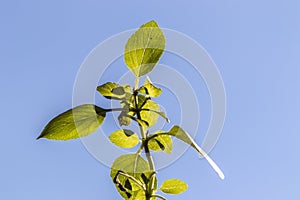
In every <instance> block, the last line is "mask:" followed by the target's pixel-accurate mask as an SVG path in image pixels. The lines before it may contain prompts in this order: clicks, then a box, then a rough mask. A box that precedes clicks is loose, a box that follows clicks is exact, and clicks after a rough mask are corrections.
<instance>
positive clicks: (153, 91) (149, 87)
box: [139, 77, 162, 97]
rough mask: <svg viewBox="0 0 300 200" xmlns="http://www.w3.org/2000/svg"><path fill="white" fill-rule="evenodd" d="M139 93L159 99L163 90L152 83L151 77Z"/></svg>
mask: <svg viewBox="0 0 300 200" xmlns="http://www.w3.org/2000/svg"><path fill="white" fill-rule="evenodd" d="M139 91H140V92H141V93H143V94H146V95H149V96H150V97H158V96H160V94H161V93H162V90H161V89H160V88H158V87H156V86H155V85H153V83H152V82H151V81H150V79H149V77H147V79H146V81H145V83H144V85H143V86H142V87H141V88H140V89H139Z"/></svg>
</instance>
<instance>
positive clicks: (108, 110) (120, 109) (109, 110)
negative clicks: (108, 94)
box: [103, 108, 125, 112]
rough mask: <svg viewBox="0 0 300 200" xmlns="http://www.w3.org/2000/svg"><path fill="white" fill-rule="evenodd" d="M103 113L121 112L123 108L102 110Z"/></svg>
mask: <svg viewBox="0 0 300 200" xmlns="http://www.w3.org/2000/svg"><path fill="white" fill-rule="evenodd" d="M103 110H104V111H105V112H113V111H123V110H125V109H124V108H110V109H103Z"/></svg>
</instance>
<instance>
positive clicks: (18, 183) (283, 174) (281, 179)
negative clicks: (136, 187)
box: [0, 0, 300, 200]
mask: <svg viewBox="0 0 300 200" xmlns="http://www.w3.org/2000/svg"><path fill="white" fill-rule="evenodd" d="M299 11H300V1H298V0H286V1H277V0H272V1H271V0H265V1H258V0H252V1H240V0H228V1H215V0H211V1H203V0H200V1H196V0H195V1H188V0H187V1H179V0H173V1H158V0H155V1H140V0H139V1H137V0H135V1H115V0H110V1H96V0H85V1H83V0H80V1H79V0H74V1H38V0H35V1H34V0H27V1H22V0H19V1H16V0H12V1H1V3H0V24H1V31H0V44H1V45H0V58H1V60H0V62H1V64H0V87H1V100H0V101H1V104H0V105H1V120H0V122H1V141H0V152H1V153H0V155H1V162H0V163H1V164H0V166H1V167H0V169H1V170H0V199H12V200H19V199H31V200H35V199H43V200H48V199H49V200H50V199H51V200H52V199H56V200H63V199H64V200H65V199H70V200H71V199H72V200H79V199H80V200H81V199H89V200H93V199H95V200H96V199H120V197H119V194H118V193H117V192H116V191H115V188H114V186H113V184H112V182H111V179H110V177H109V169H108V168H107V167H106V166H104V165H102V164H101V163H100V162H98V161H97V160H96V159H94V158H93V157H92V156H91V155H90V154H89V153H88V152H87V151H86V149H85V148H84V146H83V145H82V143H81V142H80V140H74V141H68V142H53V141H47V140H39V141H36V140H35V138H36V137H37V136H38V135H39V133H40V132H41V130H42V129H43V127H44V126H45V125H46V123H47V122H48V121H49V120H50V119H51V118H52V117H54V116H56V115H57V114H59V113H61V112H62V111H65V110H67V109H69V108H70V107H71V106H72V92H73V84H74V81H75V78H76V74H77V71H78V69H79V67H80V65H81V63H82V62H83V60H84V59H85V57H86V56H87V55H88V54H89V52H90V51H91V50H92V49H93V48H94V47H95V46H96V45H98V44H99V43H100V42H102V41H104V40H105V39H107V38H108V37H110V36H112V35H114V34H117V33H119V32H121V31H125V30H128V29H131V28H137V27H139V26H140V25H141V24H143V23H145V22H147V21H150V20H152V19H154V20H156V21H157V22H158V23H159V25H160V26H161V27H165V28H170V29H174V30H178V31H180V32H183V33H185V34H187V35H189V36H190V37H192V38H194V39H195V40H196V41H197V42H199V43H200V44H201V45H202V46H203V47H204V48H205V49H206V50H207V51H208V52H209V54H210V55H211V57H212V58H213V60H214V61H215V63H216V64H217V66H218V68H219V71H220V73H221V75H222V77H223V81H224V85H225V88H226V94H227V116H226V122H225V126H224V129H223V132H222V135H221V137H220V140H219V141H218V143H217V145H216V146H215V148H214V149H213V151H212V152H211V153H210V156H211V157H212V158H213V159H214V160H215V161H216V162H217V163H218V164H219V166H220V167H221V168H222V170H223V171H224V173H225V175H226V178H225V180H223V181H222V180H220V179H219V178H218V177H217V176H216V175H215V173H214V172H213V170H211V168H210V167H209V165H208V164H207V162H205V161H204V160H199V159H197V158H198V156H197V154H196V153H195V152H194V151H193V150H192V149H189V150H188V151H187V152H186V153H185V154H184V156H183V157H181V158H180V159H179V160H177V161H176V162H175V163H174V164H172V165H171V166H169V167H167V168H165V169H163V170H160V171H159V180H160V181H161V180H163V179H167V178H171V177H178V178H180V179H183V180H185V181H186V182H187V183H188V184H189V190H188V191H187V192H185V193H183V194H182V195H178V196H174V197H172V198H171V197H170V199H174V200H175V199H206V200H217V199H224V200H226V199H230V200H241V199H242V200H253V199H263V200H265V199H266V200H269V199H270V200H271V199H272V200H282V199H297V198H299V197H300V191H299V185H300V172H299V168H300V161H299V152H300V145H299V142H300V136H299V131H300V123H299V122H300V121H299V120H300V105H299V102H300V94H299V87H300V78H299V76H300V56H299V52H300V38H299V35H300V20H299V19H300V12H299ZM162 61H163V62H164V63H165V64H169V65H170V66H172V63H174V60H172V59H168V57H167V56H165V57H163V58H162ZM120 63H121V62H120ZM121 64H122V63H121ZM174 65H176V64H174ZM120 67H122V68H123V69H124V70H125V71H126V68H125V65H124V64H123V65H122V66H120ZM108 73H109V72H108ZM110 73H113V71H111V72H110ZM110 76H112V77H113V74H107V77H108V78H109V77H110ZM113 78H115V77H113ZM192 84H193V83H192ZM193 87H195V88H197V87H198V86H197V84H193ZM199 87H200V86H199ZM198 89H199V88H198ZM161 101H162V102H167V101H166V99H164V98H162V99H161ZM99 103H100V104H101V103H103V102H101V101H99ZM200 106H201V105H200ZM165 107H166V108H167V107H168V106H167V105H166V106H165ZM202 107H205V106H202ZM203 109H204V111H203V113H204V116H206V114H205V113H206V112H209V109H206V110H205V108H203ZM170 118H171V119H172V116H170ZM204 122H205V117H204ZM204 124H205V123H204ZM200 126H201V125H200ZM205 126H207V125H204V128H203V127H202V128H203V129H205ZM200 130H201V127H200ZM200 132H201V131H200ZM202 138H203V135H201V133H199V134H198V135H197V137H196V140H197V141H198V142H199V143H201V141H202Z"/></svg>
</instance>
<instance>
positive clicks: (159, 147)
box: [148, 131, 173, 154]
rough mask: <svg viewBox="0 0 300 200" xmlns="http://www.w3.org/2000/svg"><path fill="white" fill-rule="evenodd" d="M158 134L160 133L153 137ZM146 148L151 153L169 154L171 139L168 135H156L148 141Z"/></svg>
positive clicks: (171, 146) (171, 144)
mask: <svg viewBox="0 0 300 200" xmlns="http://www.w3.org/2000/svg"><path fill="white" fill-rule="evenodd" d="M160 132H162V131H158V132H156V133H154V135H155V134H157V133H160ZM148 147H149V149H151V150H152V151H163V152H165V153H168V154H169V153H171V152H172V149H173V143H172V138H171V136H170V135H158V136H156V137H153V138H152V139H150V140H149V141H148Z"/></svg>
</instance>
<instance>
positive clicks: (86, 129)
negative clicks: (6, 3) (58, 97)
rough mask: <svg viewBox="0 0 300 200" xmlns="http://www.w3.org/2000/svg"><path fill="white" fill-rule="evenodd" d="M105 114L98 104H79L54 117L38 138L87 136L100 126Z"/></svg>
mask: <svg viewBox="0 0 300 200" xmlns="http://www.w3.org/2000/svg"><path fill="white" fill-rule="evenodd" d="M105 116H106V112H105V110H104V109H102V108H100V107H98V106H95V105H92V104H85V105H81V106H77V107H75V108H73V109H70V110H68V111H66V112H64V113H62V114H60V115H58V116H57V117H55V118H54V119H52V120H51V121H50V122H49V123H48V124H47V126H46V127H45V128H44V130H43V131H42V133H41V134H40V136H39V137H38V138H37V139H40V138H47V139H52V140H70V139H76V138H79V137H83V136H87V135H89V134H91V133H93V132H94V131H96V130H97V129H98V128H99V126H100V125H101V124H102V122H103V121H104V118H105Z"/></svg>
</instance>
